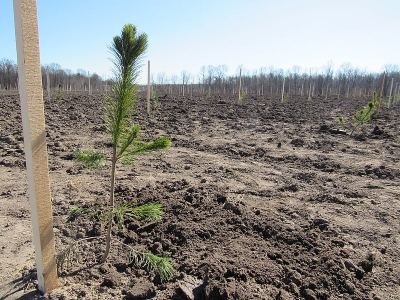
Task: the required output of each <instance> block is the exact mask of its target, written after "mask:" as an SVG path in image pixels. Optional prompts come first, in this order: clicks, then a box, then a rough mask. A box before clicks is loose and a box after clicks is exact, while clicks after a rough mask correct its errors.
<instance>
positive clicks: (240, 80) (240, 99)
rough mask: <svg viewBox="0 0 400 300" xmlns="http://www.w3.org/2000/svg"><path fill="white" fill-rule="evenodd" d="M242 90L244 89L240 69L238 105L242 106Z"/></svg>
mask: <svg viewBox="0 0 400 300" xmlns="http://www.w3.org/2000/svg"><path fill="white" fill-rule="evenodd" d="M241 89H242V68H240V73H239V90H238V93H239V99H238V103H239V104H241V103H242V97H241V96H242V95H241V93H240V92H241Z"/></svg>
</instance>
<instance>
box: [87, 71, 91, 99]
mask: <svg viewBox="0 0 400 300" xmlns="http://www.w3.org/2000/svg"><path fill="white" fill-rule="evenodd" d="M87 77H88V80H89V95H91V94H92V91H91V90H90V75H89V71H88V72H87Z"/></svg>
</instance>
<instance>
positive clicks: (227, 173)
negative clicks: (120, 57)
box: [0, 93, 400, 300]
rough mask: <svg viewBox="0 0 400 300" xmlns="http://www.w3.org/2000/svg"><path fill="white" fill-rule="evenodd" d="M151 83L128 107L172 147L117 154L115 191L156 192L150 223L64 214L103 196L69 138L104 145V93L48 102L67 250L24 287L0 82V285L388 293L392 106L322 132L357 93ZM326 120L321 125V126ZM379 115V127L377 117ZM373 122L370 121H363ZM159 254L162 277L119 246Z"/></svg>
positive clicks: (16, 164)
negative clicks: (155, 93) (353, 125)
mask: <svg viewBox="0 0 400 300" xmlns="http://www.w3.org/2000/svg"><path fill="white" fill-rule="evenodd" d="M159 96H160V108H159V109H158V110H157V111H153V112H152V114H151V115H150V116H148V115H147V113H146V109H145V106H144V102H145V101H144V100H142V101H141V102H140V103H139V104H138V107H137V114H136V115H135V116H134V120H135V122H138V123H139V124H141V126H142V135H143V136H144V137H158V136H163V135H167V136H169V137H170V138H171V140H172V144H173V145H172V147H171V149H170V150H168V151H167V152H164V153H160V154H156V155H152V156H142V157H139V158H138V160H137V162H136V163H135V164H134V165H133V166H122V165H119V166H118V171H117V188H116V197H117V202H118V203H122V202H124V201H127V200H131V199H136V201H137V202H139V203H144V202H148V201H159V202H160V203H162V204H163V206H164V210H165V215H164V217H163V220H162V221H161V222H150V223H144V224H143V223H138V222H137V221H135V220H131V219H127V220H126V221H125V226H126V228H127V230H126V231H123V230H118V229H117V227H115V228H114V234H113V236H114V237H113V245H112V249H111V253H110V256H109V258H108V260H107V262H106V263H105V264H103V265H100V264H96V263H97V261H98V260H99V258H100V257H101V255H102V254H103V252H104V249H105V247H104V240H103V239H101V237H102V236H104V234H105V229H104V224H101V223H99V222H98V221H96V220H95V219H93V218H90V216H88V215H85V214H83V215H79V216H77V217H76V219H75V220H69V215H68V213H69V211H70V208H71V207H72V206H79V207H84V208H91V209H95V210H101V209H103V208H104V206H105V205H106V203H107V201H108V194H109V173H110V171H109V166H108V168H107V167H106V168H104V169H101V170H86V169H84V168H83V167H81V166H79V165H77V164H75V163H74V161H73V151H74V150H75V149H81V148H90V147H94V148H96V149H100V150H102V151H103V152H104V153H106V154H109V153H110V149H111V148H110V144H109V140H108V136H107V135H106V133H105V132H104V129H105V127H104V122H103V121H102V119H101V117H102V114H103V111H102V110H101V105H102V102H103V96H101V95H93V96H89V95H83V94H64V97H63V99H62V100H59V101H54V102H52V103H51V104H49V103H46V108H45V113H46V122H47V124H46V127H47V142H48V151H49V167H50V177H51V189H52V202H53V214H54V232H55V237H56V250H57V252H58V253H61V251H63V250H64V249H66V248H67V247H68V245H71V243H72V242H73V241H75V240H78V239H82V238H88V237H93V239H87V240H85V241H83V242H81V243H80V244H78V246H77V247H76V248H75V254H76V258H78V259H77V260H76V261H73V263H72V264H71V265H68V264H65V265H64V269H63V270H62V271H60V273H61V274H60V278H59V283H60V288H59V289H57V290H55V291H53V292H52V293H50V294H49V295H46V296H41V295H40V294H39V293H37V290H36V284H37V282H36V273H35V262H34V251H33V244H32V234H31V222H30V208H29V200H28V195H27V183H26V176H25V169H24V151H23V138H22V125H21V117H20V106H19V96H18V95H16V94H9V93H8V94H5V93H3V94H1V95H0V228H1V230H0V298H1V299H176V300H178V299H307V300H312V299H371V300H372V299H374V300H378V299H382V300H383V299H400V287H399V286H400V224H399V221H400V137H399V135H398V133H399V130H400V107H399V106H398V105H397V106H395V107H393V108H391V109H390V110H388V109H387V108H386V107H381V111H380V113H379V115H375V116H374V117H373V119H372V120H371V122H370V123H369V124H367V126H366V128H365V130H364V133H362V134H360V135H356V136H353V137H350V136H348V135H341V134H335V132H334V131H333V129H334V128H337V121H336V119H337V117H338V116H340V115H342V116H343V117H345V118H347V119H349V118H351V116H352V115H354V113H355V112H356V111H357V110H359V109H361V108H362V107H363V106H364V105H365V104H366V103H367V102H368V101H369V100H371V99H370V97H364V98H360V97H359V98H350V99H345V98H344V97H343V98H340V99H337V98H335V97H331V98H328V99H327V100H325V99H324V97H318V96H316V97H314V98H313V99H312V101H307V99H306V98H305V97H303V98H301V97H297V98H295V97H294V96H292V97H289V99H288V100H287V101H286V102H284V103H281V102H280V99H278V97H276V98H275V99H271V98H268V97H256V96H254V97H251V96H246V98H245V99H244V101H243V105H241V106H239V105H237V104H236V101H237V100H236V99H229V98H227V97H224V96H218V95H213V96H212V97H211V99H205V98H204V97H202V98H199V97H195V98H194V99H193V100H189V98H184V97H177V98H176V97H172V96H167V95H165V96H164V95H159ZM324 125H325V126H324ZM375 126H378V128H375ZM374 128H375V130H374ZM126 245H128V246H129V247H131V248H133V249H136V250H138V251H141V252H152V253H155V254H159V255H166V256H168V257H171V258H172V259H173V260H174V261H175V263H176V265H175V267H176V269H177V271H178V272H177V275H176V277H175V278H174V279H173V280H172V281H170V282H167V283H162V282H160V280H159V278H158V277H157V276H154V275H153V274H152V273H149V272H148V271H146V270H141V269H137V268H135V267H133V265H132V264H130V263H129V261H128V254H129V247H127V246H126Z"/></svg>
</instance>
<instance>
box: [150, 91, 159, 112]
mask: <svg viewBox="0 0 400 300" xmlns="http://www.w3.org/2000/svg"><path fill="white" fill-rule="evenodd" d="M152 94H153V95H152V99H153V101H154V108H156V109H157V108H159V106H160V102H159V101H158V97H157V88H156V87H153V91H152Z"/></svg>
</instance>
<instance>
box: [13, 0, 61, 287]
mask: <svg viewBox="0 0 400 300" xmlns="http://www.w3.org/2000/svg"><path fill="white" fill-rule="evenodd" d="M14 21H15V37H16V43H17V54H18V56H17V57H18V77H19V94H20V99H21V111H22V125H23V133H24V145H25V157H26V169H27V178H28V189H29V201H30V206H31V218H32V231H33V242H34V246H35V257H36V268H37V277H38V285H39V291H40V292H42V293H43V294H45V293H49V292H50V291H51V290H53V289H55V288H56V287H57V286H58V283H57V265H56V256H55V246H54V233H53V217H52V210H51V196H50V179H49V168H48V162H47V146H46V131H45V119H44V103H43V89H42V76H41V67H40V57H39V32H38V23H37V8H36V0H14Z"/></svg>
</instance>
